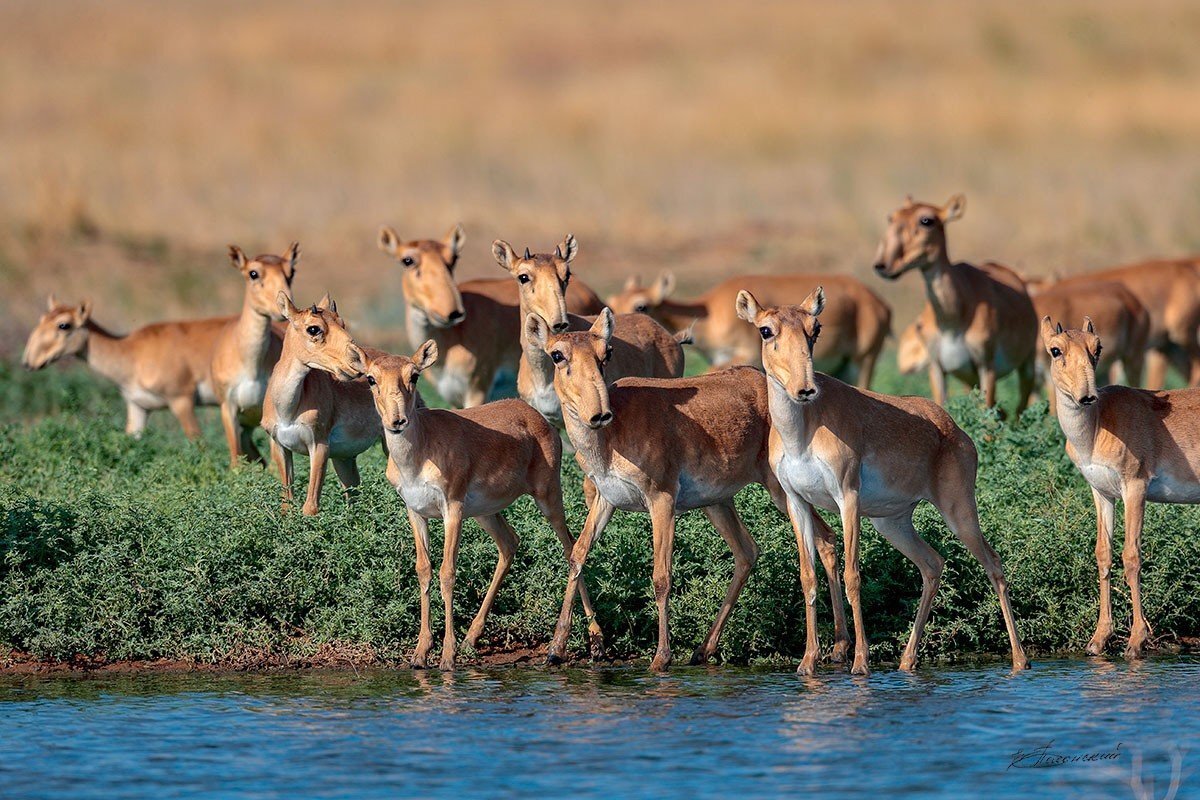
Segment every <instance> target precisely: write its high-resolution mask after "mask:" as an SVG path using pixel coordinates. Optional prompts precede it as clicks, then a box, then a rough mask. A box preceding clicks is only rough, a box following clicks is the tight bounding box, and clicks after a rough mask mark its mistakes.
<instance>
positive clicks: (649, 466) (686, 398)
mask: <svg viewBox="0 0 1200 800" xmlns="http://www.w3.org/2000/svg"><path fill="white" fill-rule="evenodd" d="M611 321H612V320H611V317H609V316H608V315H601V316H600V317H598V318H597V319H596V322H595V324H593V326H592V328H591V329H590V330H588V331H582V332H575V331H572V332H564V333H555V332H553V331H550V332H549V334H548V335H545V336H544V337H543V336H542V333H543V332H544V331H545V330H546V329H545V327H544V326H542V325H535V326H531V327H530V330H529V334H530V335H531V336H535V337H537V340H538V343H539V344H540V345H541V347H542V349H543V350H545V351H546V353H547V355H549V356H550V359H551V360H552V361H553V362H554V364H555V371H554V388H555V391H556V392H558V396H559V400H560V401H561V403H562V409H563V420H564V422H565V425H566V431H567V436H568V437H569V438H570V440H571V444H572V445H574V446H575V460H576V461H577V462H578V463H579V466H580V468H581V469H582V470H583V472H584V474H585V475H586V476H587V478H588V480H590V481H592V482H594V485H595V488H596V495H595V497H594V498H593V499H592V502H591V504H590V507H589V508H588V516H587V521H586V522H585V523H584V526H583V531H582V532H581V533H580V535H579V540H578V541H577V542H576V543H575V548H574V550H573V551H572V553H571V558H570V567H569V571H568V573H567V589H566V594H565V596H564V598H563V607H562V611H561V613H560V615H559V618H558V624H557V626H556V627H555V631H554V638H553V640H552V641H551V643H550V648H549V654H548V656H549V660H550V662H551V663H558V662H559V661H561V660H562V659H563V657H564V653H565V652H566V646H567V636H568V635H569V633H570V630H571V612H572V606H573V604H574V597H575V591H576V587H577V586H581V584H580V580H581V576H582V573H583V568H584V564H585V563H586V561H587V556H588V552H589V551H590V550H591V547H592V544H593V543H594V542H595V540H596V539H597V538H598V537H599V536H600V534H601V533H602V532H603V531H604V528H605V526H607V525H608V522H609V520H610V519H611V518H612V514H613V511H614V510H615V509H618V508H620V509H622V510H625V511H643V512H646V511H648V512H649V513H650V521H651V527H652V530H653V537H654V576H653V585H654V599H655V603H656V604H657V607H658V648H657V650H656V651H655V654H654V660H653V661H652V663H651V668H652V669H655V670H662V669H666V668H667V666H669V665H670V663H671V634H670V625H669V615H668V600H669V597H670V592H671V558H672V553H673V550H674V541H675V517H676V516H677V515H679V514H682V513H684V512H685V511H689V510H691V509H693V508H703V509H704V513H705V514H706V515H707V516H708V519H709V521H710V522H711V523H712V524H713V527H714V528H716V529H717V532H718V533H720V534H721V536H722V537H723V538H724V539H725V541H726V542H727V543H728V544H729V549H730V550H732V551H733V561H734V567H733V579H732V581H731V582H730V584H729V588H728V590H727V592H726V594H725V600H724V602H723V603H722V604H721V608H720V611H719V612H718V613H717V617H716V619H715V620H714V622H713V624H712V627H711V628H710V629H709V632H708V635H707V636H706V637H705V638H704V641H703V642H702V643H701V644H700V645H698V646H697V647H696V649H695V651H694V652H693V654H692V663H693V664H699V663H703V662H705V661H707V660H708V659H709V658H711V657H712V656H713V655H714V654H715V653H716V650H717V643H718V641H719V640H720V636H721V631H722V629H723V628H724V627H725V622H726V621H727V620H728V618H729V614H730V612H731V611H732V610H733V606H734V603H735V602H737V598H738V595H739V594H740V593H741V590H742V587H743V586H744V585H745V583H746V579H747V577H749V575H750V572H751V571H752V570H753V568H754V563H755V561H756V560H757V558H758V546H757V545H756V544H755V542H754V538H753V537H752V536H751V535H750V532H749V531H747V530H746V527H745V525H743V524H742V521H741V519H739V518H738V515H737V511H736V510H734V505H733V498H734V496H735V495H736V494H737V493H738V492H739V491H740V490H741V489H742V488H743V487H745V486H746V485H748V484H751V483H761V484H763V485H764V486H766V487H767V489H768V491H770V493H771V497H772V500H773V501H774V502H775V503H776V505H777V506H779V507H780V509H783V508H784V503H785V501H784V498H783V494H782V492H781V490H780V488H779V484H778V482H777V481H775V479H774V477H773V475H772V474H771V470H770V466H769V465H768V463H767V432H768V428H769V423H768V414H767V392H766V383H765V380H764V379H763V376H762V373H760V372H759V371H758V370H755V369H752V368H750V367H734V368H730V369H725V370H721V371H718V372H710V373H708V374H706V375H701V376H697V377H693V378H625V379H623V380H620V381H617V382H615V383H614V384H612V386H611V387H610V386H609V385H608V382H607V381H606V380H605V378H604V362H605V360H606V359H607V354H608V348H609V342H610V340H611V337H612V325H611ZM817 536H818V537H819V539H818V541H817V544H816V546H817V548H818V550H819V551H820V554H821V559H822V562H823V564H824V566H825V570H826V573H827V575H828V576H829V584H830V596H831V599H832V605H833V609H834V621H835V624H836V635H837V642H836V644H835V647H834V651H833V658H834V660H841V658H842V657H843V656H844V654H845V651H846V645H847V642H846V639H845V615H844V611H843V607H842V599H841V586H840V581H839V579H838V576H837V553H836V551H835V549H834V538H833V534H832V532H831V531H830V530H829V529H828V527H826V526H825V525H824V523H823V522H819V524H818V525H817Z"/></svg>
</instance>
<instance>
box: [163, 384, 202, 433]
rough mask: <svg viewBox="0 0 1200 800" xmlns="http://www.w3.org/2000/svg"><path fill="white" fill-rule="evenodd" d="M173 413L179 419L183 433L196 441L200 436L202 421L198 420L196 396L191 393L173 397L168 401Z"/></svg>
mask: <svg viewBox="0 0 1200 800" xmlns="http://www.w3.org/2000/svg"><path fill="white" fill-rule="evenodd" d="M167 405H168V406H169V407H170V409H171V413H172V414H174V415H175V418H176V419H177V420H179V427H181V428H183V435H184V436H186V437H187V438H189V439H191V440H192V441H195V440H196V439H199V438H200V423H199V422H198V421H197V420H196V398H195V397H193V396H192V395H190V394H185V395H181V396H179V397H172V398H171V399H170V400H168V401H167Z"/></svg>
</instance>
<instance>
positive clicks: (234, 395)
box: [229, 378, 267, 409]
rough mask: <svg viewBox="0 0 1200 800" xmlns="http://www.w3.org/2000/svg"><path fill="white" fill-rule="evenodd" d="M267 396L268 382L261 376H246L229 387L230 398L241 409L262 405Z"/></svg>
mask: <svg viewBox="0 0 1200 800" xmlns="http://www.w3.org/2000/svg"><path fill="white" fill-rule="evenodd" d="M266 396H267V382H266V381H265V380H263V379H259V378H245V379H242V380H239V381H237V382H236V383H234V384H233V386H231V387H229V399H230V400H231V401H232V402H233V405H234V407H236V408H239V409H242V408H256V407H258V406H261V405H262V404H263V398H264V397H266Z"/></svg>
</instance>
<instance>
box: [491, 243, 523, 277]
mask: <svg viewBox="0 0 1200 800" xmlns="http://www.w3.org/2000/svg"><path fill="white" fill-rule="evenodd" d="M492 255H493V256H494V257H495V258H496V263H497V264H499V265H500V266H502V267H504V268H505V269H506V270H508V271H509V272H512V270H513V263H514V262H516V260H517V254H516V253H514V252H513V249H512V245H511V244H509V243H508V242H506V241H504V240H503V239H497V240H496V241H494V242H492Z"/></svg>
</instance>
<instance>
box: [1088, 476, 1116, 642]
mask: <svg viewBox="0 0 1200 800" xmlns="http://www.w3.org/2000/svg"><path fill="white" fill-rule="evenodd" d="M1092 500H1093V501H1094V502H1095V504H1096V570H1097V572H1098V573H1099V575H1100V617H1099V619H1097V620H1096V632H1095V633H1094V634H1092V640H1091V641H1090V642H1088V646H1087V652H1088V655H1092V656H1098V655H1100V654H1101V653H1103V652H1104V648H1105V646H1106V645H1107V644H1108V637H1110V636H1112V632H1113V622H1112V581H1111V580H1110V577H1109V575H1110V573H1111V571H1112V535H1113V525H1114V523H1115V522H1116V513H1115V508H1114V505H1115V504H1114V503H1113V501H1112V500H1109V499H1108V498H1107V497H1105V496H1104V495H1102V494H1100V493H1099V492H1097V491H1096V490H1095V489H1092Z"/></svg>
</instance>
